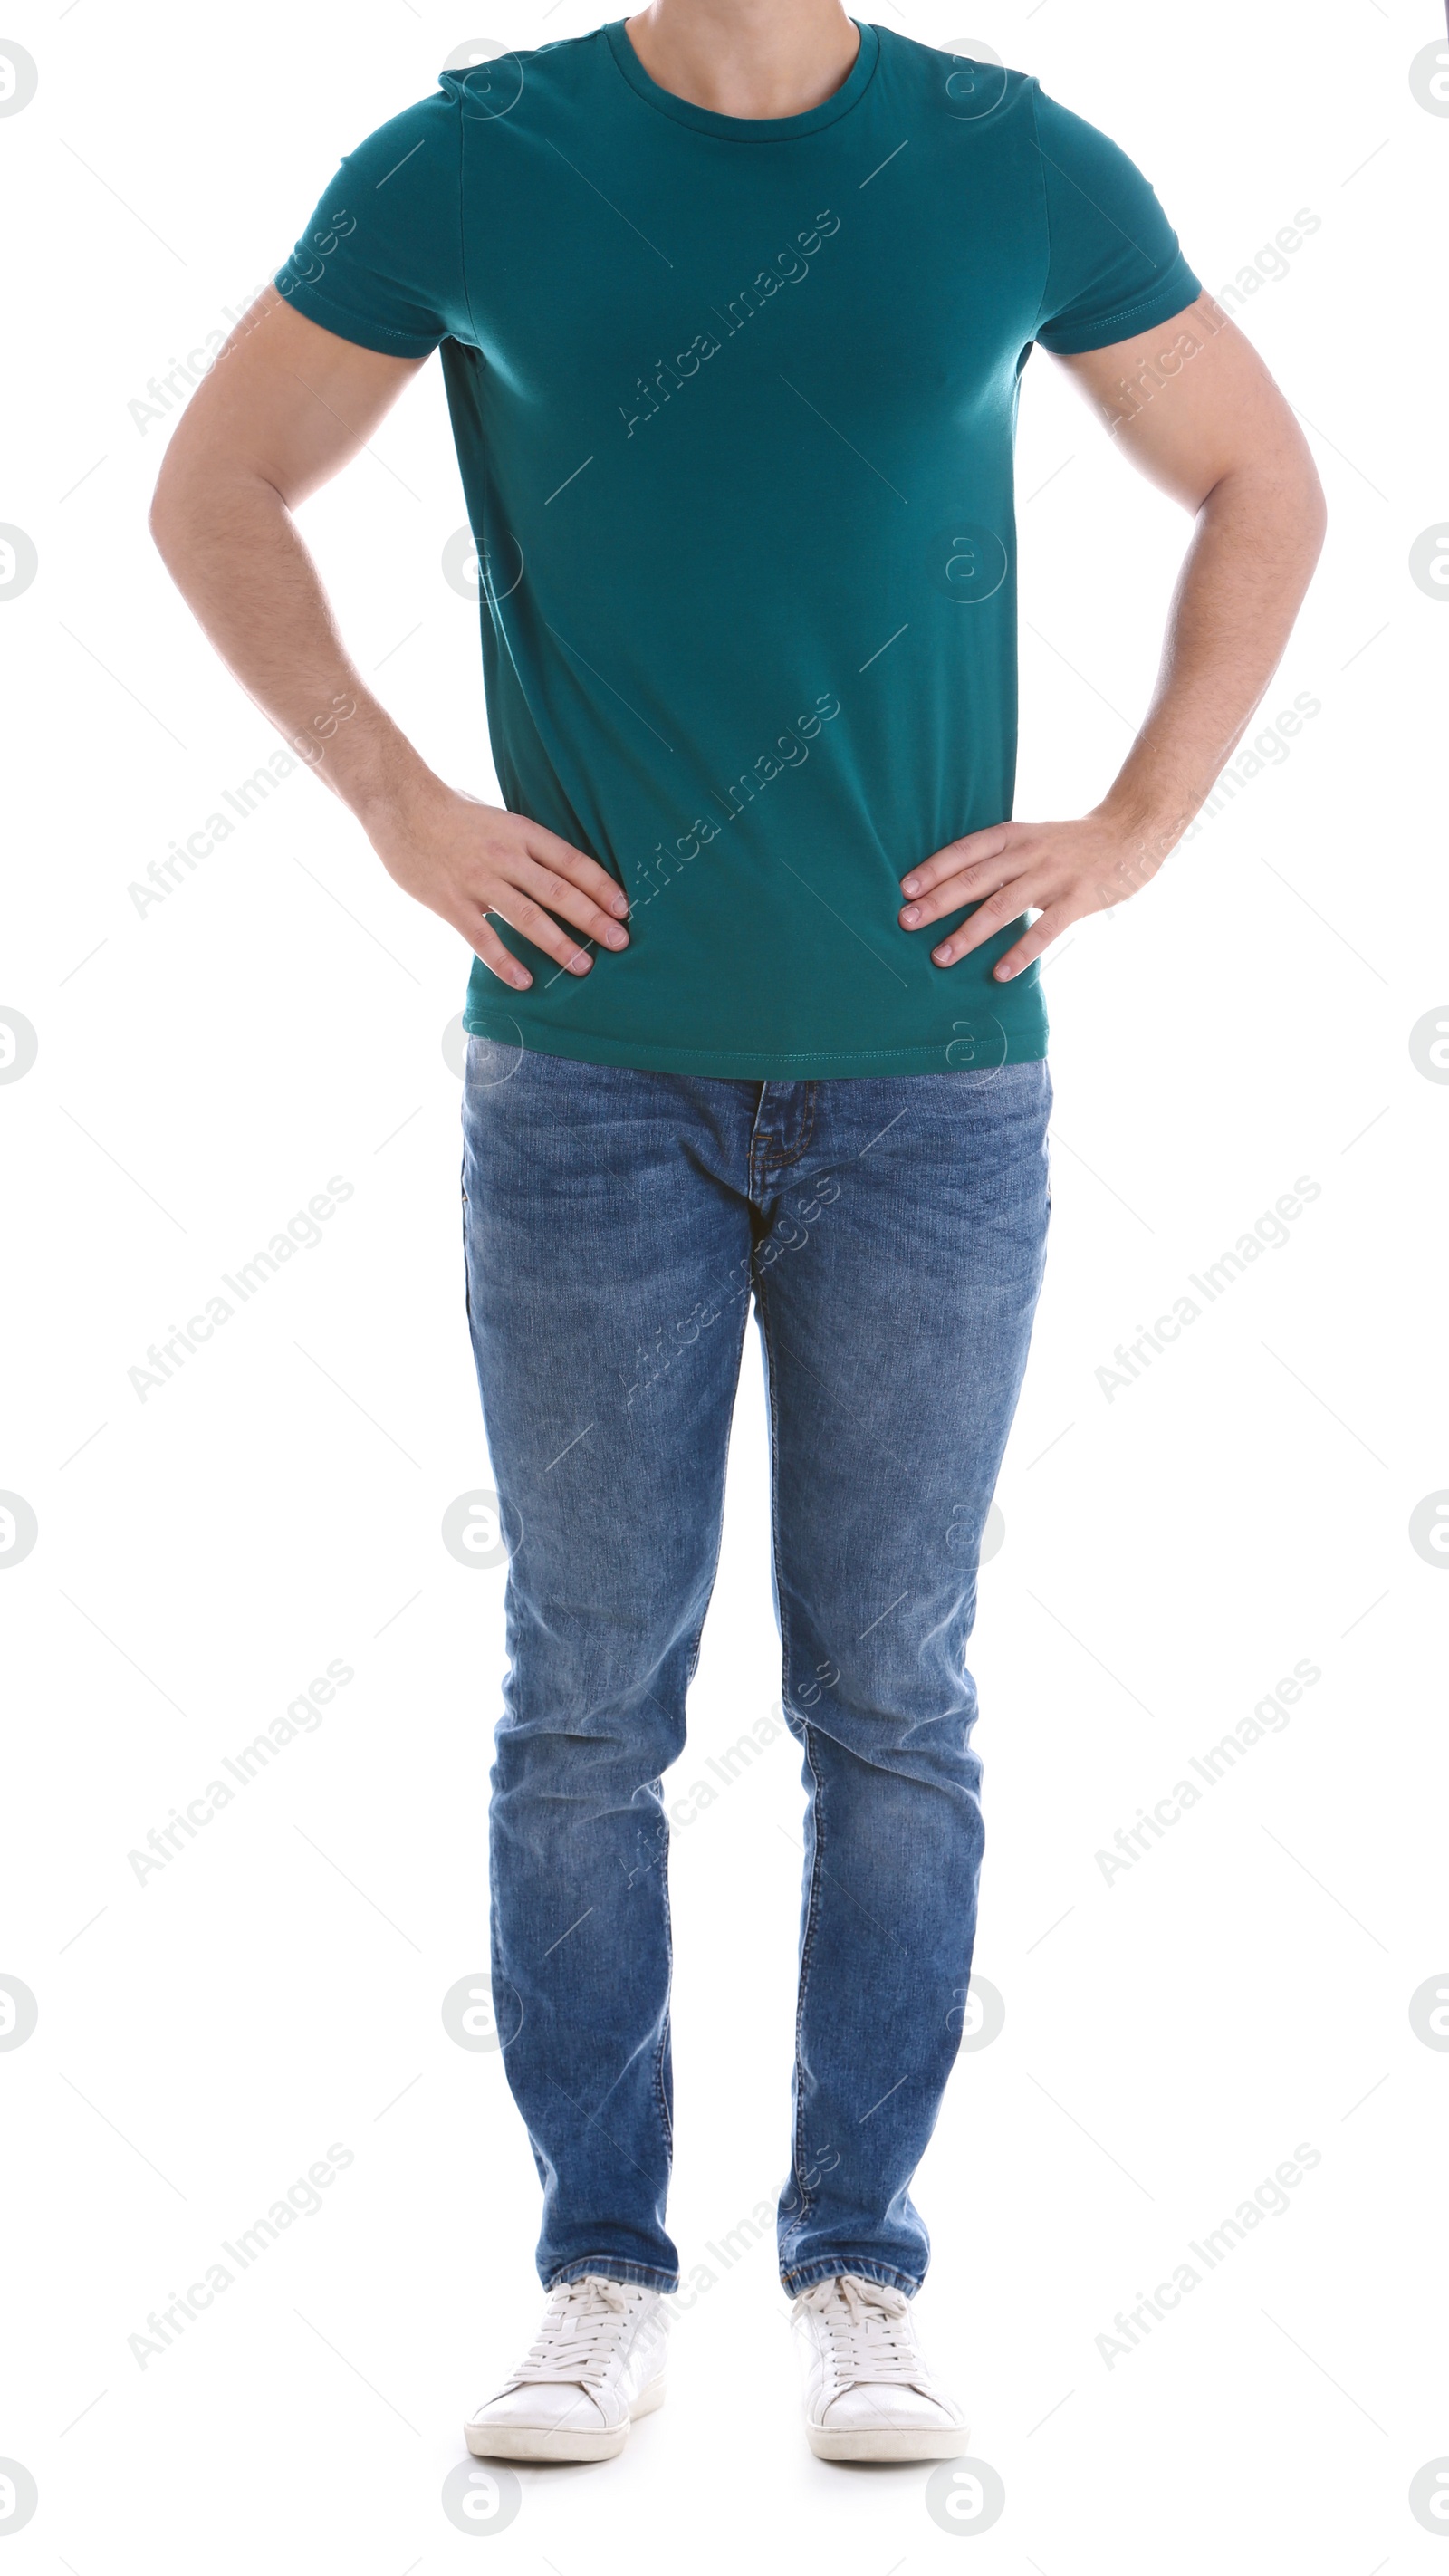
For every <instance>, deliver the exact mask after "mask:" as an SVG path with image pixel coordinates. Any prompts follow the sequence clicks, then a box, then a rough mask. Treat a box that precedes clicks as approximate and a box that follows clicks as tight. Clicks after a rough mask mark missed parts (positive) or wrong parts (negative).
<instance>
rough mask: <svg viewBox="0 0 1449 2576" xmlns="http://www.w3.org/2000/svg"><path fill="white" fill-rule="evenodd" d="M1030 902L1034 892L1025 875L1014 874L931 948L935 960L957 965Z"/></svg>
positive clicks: (942, 964)
mask: <svg viewBox="0 0 1449 2576" xmlns="http://www.w3.org/2000/svg"><path fill="white" fill-rule="evenodd" d="M1031 902H1032V896H1031V893H1030V890H1029V888H1028V886H1027V883H1026V880H1025V879H1024V878H1020V877H1018V878H1014V879H1013V880H1012V882H1011V884H1010V885H1005V886H1001V887H999V888H998V890H997V892H996V893H995V894H989V895H988V896H987V898H986V901H985V902H984V903H980V904H978V905H977V907H976V910H975V911H974V912H973V913H972V915H971V918H970V920H969V921H963V922H962V924H961V927H960V929H959V930H953V931H951V932H949V933H948V935H947V937H946V938H944V939H943V940H942V941H941V942H940V944H939V945H938V946H937V947H935V948H933V949H932V951H931V960H932V963H933V964H934V965H936V966H954V965H955V964H956V962H957V960H958V959H959V958H962V957H969V956H970V954H971V951H972V949H973V948H979V947H980V946H981V944H982V942H983V940H987V939H994V938H995V936H996V933H997V931H998V930H1001V929H1004V927H1005V925H1006V923H1007V922H1008V921H1015V919H1016V917H1017V915H1018V913H1022V912H1026V911H1027V910H1028V909H1029V907H1030V905H1031Z"/></svg>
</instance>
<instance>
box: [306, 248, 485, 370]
mask: <svg viewBox="0 0 1449 2576" xmlns="http://www.w3.org/2000/svg"><path fill="white" fill-rule="evenodd" d="M289 279H290V283H289V282H288V280H289ZM272 284H273V285H274V286H275V288H276V290H277V293H278V294H279V295H280V296H281V297H282V299H283V301H284V302H285V303H287V304H290V305H292V306H293V307H294V308H295V310H296V311H297V312H298V313H303V314H305V315H306V317H307V320H308V321H309V322H316V323H317V324H318V325H319V326H320V328H321V329H322V330H324V331H331V332H333V333H335V335H336V337H337V338H338V339H339V340H351V341H352V342H353V343H354V344H355V346H356V347H358V348H359V349H375V350H376V351H377V352H378V355H379V356H380V357H383V358H430V357H431V356H432V354H433V351H434V350H435V349H436V348H437V346H438V343H439V340H440V339H441V338H442V337H443V336H445V335H444V334H442V333H440V332H432V333H430V334H429V336H428V337H427V338H426V339H424V338H421V337H420V336H419V334H418V333H417V332H416V331H393V330H391V329H389V327H388V325H387V324H386V323H385V322H376V321H374V320H373V319H372V317H371V315H364V314H358V313H349V312H348V310H347V307H346V306H345V305H343V304H335V303H334V302H333V300H332V298H331V296H330V295H323V294H321V293H319V291H318V289H317V288H316V287H315V286H306V285H303V284H301V283H300V282H299V281H298V280H296V279H292V278H291V273H290V271H289V270H288V269H286V268H279V269H278V270H277V272H276V275H275V276H274V278H273V280H272Z"/></svg>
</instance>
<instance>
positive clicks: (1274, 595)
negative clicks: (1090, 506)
mask: <svg viewBox="0 0 1449 2576" xmlns="http://www.w3.org/2000/svg"><path fill="white" fill-rule="evenodd" d="M1323 529H1324V511H1323V501H1322V495H1321V493H1320V491H1319V488H1318V484H1317V480H1316V478H1314V477H1313V476H1311V475H1307V476H1305V475H1290V476H1287V477H1283V476H1281V475H1276V474H1273V473H1271V472H1253V471H1249V472H1246V473H1239V474H1230V475H1227V476H1225V477H1224V478H1223V481H1222V482H1221V483H1220V484H1219V485H1217V486H1216V487H1215V488H1214V490H1213V491H1212V492H1210V493H1209V495H1208V497H1207V499H1206V501H1205V502H1204V503H1203V506H1202V509H1201V510H1200V512H1199V514H1198V521H1197V526H1196V529H1195V531H1194V534H1193V538H1192V543H1191V545H1190V547H1189V549H1188V553H1187V557H1186V560H1185V562H1184V564H1183V568H1182V573H1181V575H1180V577H1179V580H1178V584H1177V588H1176V591H1175V593H1174V596H1173V601H1172V608H1171V611H1170V613H1169V617H1168V623H1167V633H1166V637H1165V641H1164V646H1163V654H1162V662H1161V667H1160V669H1159V672H1158V679H1157V686H1156V689H1155V691H1154V694H1153V699H1152V704H1151V707H1150V708H1149V710H1148V713H1147V715H1146V717H1145V718H1144V720H1143V724H1142V727H1141V730H1140V731H1139V733H1138V735H1137V739H1136V741H1135V742H1134V743H1133V746H1132V749H1131V750H1130V751H1129V753H1128V755H1127V758H1126V759H1125V761H1124V762H1123V764H1122V767H1121V769H1120V770H1119V771H1118V773H1117V776H1116V778H1115V779H1114V780H1113V782H1112V785H1111V786H1110V788H1109V789H1108V790H1107V793H1106V795H1105V796H1104V797H1103V798H1102V800H1101V803H1100V805H1099V806H1098V808H1097V811H1098V812H1099V813H1101V814H1104V815H1107V816H1110V817H1111V818H1113V819H1114V820H1115V821H1117V822H1118V823H1119V825H1120V826H1121V828H1122V830H1123V832H1124V834H1125V835H1126V838H1127V841H1128V844H1129V864H1130V858H1131V857H1134V856H1138V855H1140V861H1141V867H1142V879H1145V878H1146V877H1147V876H1150V875H1152V874H1154V873H1155V871H1156V869H1157V868H1158V867H1159V866H1160V865H1161V863H1162V861H1163V859H1165V858H1166V857H1167V855H1168V852H1169V851H1170V850H1171V849H1172V848H1173V847H1174V845H1175V844H1176V842H1177V841H1179V840H1180V839H1181V837H1182V834H1183V833H1184V832H1185V831H1186V829H1187V827H1188V825H1189V823H1190V822H1191V821H1192V818H1193V816H1194V814H1196V812H1197V811H1198V808H1199V807H1200V806H1201V804H1202V803H1203V800H1204V798H1205V797H1206V796H1207V794H1208V792H1209V790H1210V788H1211V787H1212V784H1213V781H1214V779H1215V778H1216V777H1217V775H1218V773H1219V771H1220V770H1221V768H1222V766H1223V764H1224V762H1225V761H1226V760H1227V759H1228V758H1229V757H1230V756H1231V754H1232V752H1233V750H1234V748H1235V746H1236V745H1237V743H1239V742H1240V741H1241V739H1242V737H1243V734H1244V733H1245V732H1246V730H1247V727H1248V725H1249V724H1250V722H1251V721H1252V716H1253V711H1254V709H1255V707H1257V705H1258V704H1259V702H1260V700H1261V698H1262V696H1263V692H1264V690H1265V689H1266V688H1267V686H1268V682H1269V681H1270V680H1271V678H1272V676H1273V673H1274V671H1275V670H1276V669H1277V667H1278V664H1279V662H1280V661H1281V659H1282V656H1283V650H1284V647H1285V645H1286V644H1287V641H1288V637H1289V635H1290V634H1291V632H1292V629H1293V621H1294V619H1295V618H1296V616H1297V614H1298V610H1299V606H1300V604H1301V602H1302V599H1303V595H1304V592H1305V591H1306V590H1307V588H1308V584H1309V581H1310V580H1311V578H1312V575H1313V568H1314V565H1315V564H1316V562H1317V560H1318V554H1319V549H1320V547H1321V545H1322V542H1323ZM1136 881H1137V882H1140V881H1142V880H1141V879H1139V880H1136Z"/></svg>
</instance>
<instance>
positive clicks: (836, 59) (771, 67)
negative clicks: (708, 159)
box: [625, 0, 860, 117]
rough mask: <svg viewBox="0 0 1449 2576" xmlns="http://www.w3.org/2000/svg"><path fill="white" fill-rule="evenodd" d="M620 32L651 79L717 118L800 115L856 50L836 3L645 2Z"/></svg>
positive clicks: (836, 81)
mask: <svg viewBox="0 0 1449 2576" xmlns="http://www.w3.org/2000/svg"><path fill="white" fill-rule="evenodd" d="M625 25H626V29H627V33H628V37H629V41H630V43H631V44H632V46H633V48H634V51H635V53H636V54H637V55H638V57H639V60H640V62H641V63H642V64H643V66H644V69H645V70H646V72H647V73H648V74H649V77H650V79H651V80H655V81H657V82H658V83H659V86H660V88H661V89H667V90H672V91H673V93H674V96H675V97H676V98H687V99H688V100H689V101H690V102H691V104H692V105H693V106H695V107H708V108H712V109H713V110H714V112H715V114H716V115H718V116H745V117H773V116H803V115H805V114H806V113H807V111H808V110H809V109H810V108H812V107H819V106H820V105H821V104H822V102H823V101H824V100H825V99H827V98H829V97H830V96H831V94H832V93H833V92H834V91H835V90H838V89H839V88H840V86H841V84H842V82H843V81H845V80H847V79H848V78H849V75H850V71H851V67H852V65H853V63H854V61H855V57H856V54H857V53H858V51H859V49H860V38H859V35H858V34H857V32H856V29H855V27H854V25H853V24H852V22H851V20H850V19H849V18H848V17H847V16H846V13H845V10H844V8H843V7H842V6H841V0H650V5H649V7H648V8H647V9H645V10H643V11H642V12H641V14H640V15H639V16H638V17H637V18H629V19H627V20H626V21H625Z"/></svg>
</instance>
